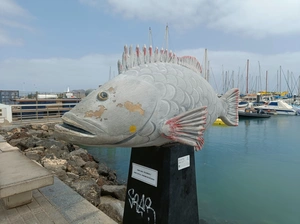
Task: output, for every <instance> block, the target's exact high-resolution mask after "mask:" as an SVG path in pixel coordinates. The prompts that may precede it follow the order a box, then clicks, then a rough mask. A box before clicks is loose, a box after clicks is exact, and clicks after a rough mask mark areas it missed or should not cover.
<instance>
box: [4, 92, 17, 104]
mask: <svg viewBox="0 0 300 224" xmlns="http://www.w3.org/2000/svg"><path fill="white" fill-rule="evenodd" d="M18 98H19V90H0V103H2V104H6V105H11V104H15V101H14V100H15V99H18Z"/></svg>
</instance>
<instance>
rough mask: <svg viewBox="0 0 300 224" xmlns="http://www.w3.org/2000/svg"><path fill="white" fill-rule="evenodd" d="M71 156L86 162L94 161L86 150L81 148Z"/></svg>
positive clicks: (71, 153)
mask: <svg viewBox="0 0 300 224" xmlns="http://www.w3.org/2000/svg"><path fill="white" fill-rule="evenodd" d="M70 156H80V157H81V158H82V159H83V160H84V161H85V162H88V161H92V160H91V159H90V156H89V155H88V152H87V151H86V150H85V149H82V148H79V149H76V150H74V151H72V152H70Z"/></svg>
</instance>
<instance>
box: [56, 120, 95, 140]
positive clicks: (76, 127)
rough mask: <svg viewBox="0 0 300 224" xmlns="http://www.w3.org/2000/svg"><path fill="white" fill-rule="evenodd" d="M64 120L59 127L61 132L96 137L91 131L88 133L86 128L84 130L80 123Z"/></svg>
mask: <svg viewBox="0 0 300 224" xmlns="http://www.w3.org/2000/svg"><path fill="white" fill-rule="evenodd" d="M62 120H63V123H62V124H60V125H58V126H59V129H60V130H61V131H69V132H73V133H75V134H81V135H90V136H94V135H95V134H94V133H92V132H91V131H88V130H86V129H85V128H83V126H82V125H80V124H79V123H77V122H75V121H73V120H71V119H68V118H67V117H63V118H62Z"/></svg>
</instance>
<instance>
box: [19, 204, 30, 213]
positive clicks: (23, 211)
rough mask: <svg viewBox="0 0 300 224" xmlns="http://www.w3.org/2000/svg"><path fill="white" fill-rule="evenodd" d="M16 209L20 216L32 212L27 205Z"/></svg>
mask: <svg viewBox="0 0 300 224" xmlns="http://www.w3.org/2000/svg"><path fill="white" fill-rule="evenodd" d="M16 209H17V211H18V212H19V213H20V214H23V213H27V212H30V209H29V208H28V206H27V205H22V206H19V207H17V208H16Z"/></svg>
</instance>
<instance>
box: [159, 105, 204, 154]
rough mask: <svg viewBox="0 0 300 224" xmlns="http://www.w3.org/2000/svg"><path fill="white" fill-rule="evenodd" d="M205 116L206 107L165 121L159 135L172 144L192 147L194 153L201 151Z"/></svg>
mask: <svg viewBox="0 0 300 224" xmlns="http://www.w3.org/2000/svg"><path fill="white" fill-rule="evenodd" d="M206 115H207V110H206V107H200V108H196V109H193V110H190V111H187V112H184V113H182V114H179V115H178V116H176V117H173V118H171V119H169V120H167V121H165V123H164V124H163V126H162V128H161V133H162V135H163V136H164V137H165V138H168V139H171V140H172V141H174V142H180V143H183V144H186V145H191V146H194V147H195V150H196V151H198V150H201V149H202V147H203V144H204V138H203V133H204V130H205V124H206Z"/></svg>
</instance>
